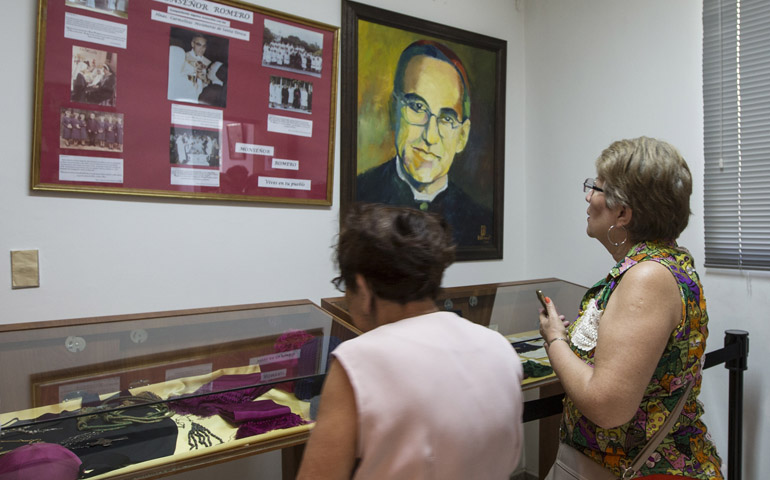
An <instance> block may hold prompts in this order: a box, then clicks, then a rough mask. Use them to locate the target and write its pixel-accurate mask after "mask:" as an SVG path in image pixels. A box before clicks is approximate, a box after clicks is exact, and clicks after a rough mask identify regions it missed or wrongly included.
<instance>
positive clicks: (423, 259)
mask: <svg viewBox="0 0 770 480" xmlns="http://www.w3.org/2000/svg"><path fill="white" fill-rule="evenodd" d="M453 260H454V245H453V244H452V235H451V232H450V230H449V227H448V224H447V223H446V222H445V221H444V220H443V219H442V218H440V217H437V216H434V215H433V214H430V213H426V212H422V211H420V210H417V209H411V208H398V207H387V206H384V205H378V204H366V205H359V206H354V207H353V208H352V209H351V211H350V212H349V214H348V215H346V216H345V219H344V223H343V225H342V228H341V230H340V234H339V241H338V243H337V263H338V265H339V269H340V276H339V277H337V278H336V279H335V280H334V283H335V285H338V286H341V287H342V288H343V289H344V291H345V299H346V302H347V305H348V308H349V311H350V315H351V317H352V319H353V323H354V324H355V325H356V326H357V327H358V328H360V329H361V330H363V331H364V332H365V333H364V334H363V335H361V336H359V337H357V338H354V339H352V340H348V341H347V342H343V343H342V344H341V345H340V346H339V347H337V348H336V349H335V350H334V351H333V352H332V355H333V357H334V359H333V361H332V363H331V365H330V367H329V370H328V373H327V376H326V380H325V383H324V387H323V392H322V394H321V403H320V408H319V412H318V421H317V424H316V426H315V428H314V429H313V433H312V435H311V436H310V440H309V442H308V445H307V448H306V450H305V454H304V458H303V462H302V466H301V468H300V472H299V477H298V478H300V479H308V478H313V479H323V478H357V479H405V478H408V479H433V478H441V479H446V480H452V479H457V480H460V479H462V480H466V479H469V478H483V479H491V480H495V479H499V480H502V479H508V478H509V476H510V474H511V472H512V471H513V470H514V468H515V467H516V465H517V462H518V459H519V454H520V450H521V440H522V439H521V429H522V423H521V421H522V418H521V416H522V409H523V407H522V397H521V386H520V383H521V379H522V368H521V363H520V360H519V358H518V356H517V355H516V352H515V350H514V349H513V348H512V347H511V345H510V343H509V342H508V341H507V340H506V339H505V338H504V337H503V336H502V335H500V334H499V333H497V332H495V331H492V330H489V329H487V328H485V327H482V326H480V325H477V324H474V323H472V322H470V321H467V320H465V319H463V318H461V317H459V316H458V315H456V314H455V313H452V312H446V311H439V310H438V308H437V307H436V303H435V299H436V296H437V294H438V291H439V288H440V285H441V279H442V276H443V274H444V270H445V269H446V267H448V266H449V265H450V264H451V263H452V261H453Z"/></svg>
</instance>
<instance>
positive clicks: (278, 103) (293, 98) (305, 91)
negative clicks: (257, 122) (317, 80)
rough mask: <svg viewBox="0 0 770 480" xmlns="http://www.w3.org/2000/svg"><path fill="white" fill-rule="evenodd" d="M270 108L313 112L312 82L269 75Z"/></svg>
mask: <svg viewBox="0 0 770 480" xmlns="http://www.w3.org/2000/svg"><path fill="white" fill-rule="evenodd" d="M270 108H275V109H278V110H289V111H292V112H301V113H307V114H310V113H313V82H303V81H302V80H296V79H294V78H286V77H276V76H271V77H270Z"/></svg>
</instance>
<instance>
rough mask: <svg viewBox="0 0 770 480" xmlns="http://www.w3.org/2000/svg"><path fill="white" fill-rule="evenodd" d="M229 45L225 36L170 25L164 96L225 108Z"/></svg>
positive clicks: (180, 100)
mask: <svg viewBox="0 0 770 480" xmlns="http://www.w3.org/2000/svg"><path fill="white" fill-rule="evenodd" d="M229 47H230V41H229V40H228V39H226V38H221V37H217V36H214V35H210V34H206V33H201V32H196V31H193V30H187V29H184V28H177V27H172V28H171V32H170V34H169V53H168V99H169V100H173V101H177V102H188V103H197V104H202V105H211V106H214V107H221V108H225V107H226V106H227V62H228V57H229Z"/></svg>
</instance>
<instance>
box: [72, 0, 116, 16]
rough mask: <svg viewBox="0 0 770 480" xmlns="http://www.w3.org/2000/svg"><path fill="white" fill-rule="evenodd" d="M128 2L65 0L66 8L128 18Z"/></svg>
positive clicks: (113, 0) (114, 0)
mask: <svg viewBox="0 0 770 480" xmlns="http://www.w3.org/2000/svg"><path fill="white" fill-rule="evenodd" d="M128 1H129V0H65V2H64V4H65V5H67V6H68V7H77V8H83V9H86V10H91V11H92V12H98V13H105V14H107V15H114V16H116V17H120V18H128Z"/></svg>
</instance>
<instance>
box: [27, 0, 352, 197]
mask: <svg viewBox="0 0 770 480" xmlns="http://www.w3.org/2000/svg"><path fill="white" fill-rule="evenodd" d="M338 34H339V28H338V27H334V26H329V25H325V24H322V23H319V22H315V21H312V20H308V19H303V18H299V17H295V16H291V15H287V14H283V13H280V12H276V11H271V10H266V9H263V8H261V7H257V6H254V5H251V4H245V3H241V2H236V1H229V0H220V1H207V0H39V14H38V47H37V71H36V89H35V124H34V136H33V142H34V144H33V168H32V189H33V190H54V191H70V192H78V193H82V192H88V193H107V194H120V195H143V196H157V197H181V198H196V199H209V200H211V199H214V200H237V201H255V202H279V203H295V204H313V205H331V194H332V174H333V173H332V172H333V158H334V157H333V155H334V125H335V106H336V100H335V94H336V83H337V46H338Z"/></svg>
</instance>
